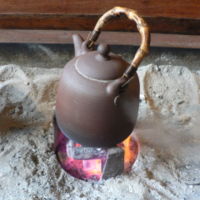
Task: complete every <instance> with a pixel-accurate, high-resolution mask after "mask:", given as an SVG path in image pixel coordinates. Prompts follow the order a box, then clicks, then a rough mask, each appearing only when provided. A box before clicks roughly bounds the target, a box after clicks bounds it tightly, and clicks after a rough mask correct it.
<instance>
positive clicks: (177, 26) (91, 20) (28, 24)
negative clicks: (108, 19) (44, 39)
mask: <svg viewBox="0 0 200 200" xmlns="http://www.w3.org/2000/svg"><path fill="white" fill-rule="evenodd" d="M99 17H100V16H97V15H89V16H76V15H72V16H71V15H49V14H45V15H7V14H6V15H4V14H0V29H64V30H92V29H93V28H94V25H95V24H96V22H97V20H98V18H99ZM145 20H146V21H147V23H148V24H149V26H150V29H151V32H154V33H181V34H189V35H190V34H196V35H198V34H200V20H193V19H171V18H162V17H159V18H157V17H155V18H152V17H147V18H145ZM104 30H107V31H136V26H135V24H134V23H133V22H131V21H129V20H127V19H126V18H125V17H122V18H120V19H118V20H113V22H112V23H109V24H107V25H106V26H105V27H104Z"/></svg>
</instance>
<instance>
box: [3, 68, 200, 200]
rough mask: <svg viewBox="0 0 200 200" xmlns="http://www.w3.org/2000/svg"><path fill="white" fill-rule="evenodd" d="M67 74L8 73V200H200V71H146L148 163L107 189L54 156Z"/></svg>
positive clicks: (142, 114) (142, 132)
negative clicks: (58, 99)
mask: <svg viewBox="0 0 200 200" xmlns="http://www.w3.org/2000/svg"><path fill="white" fill-rule="evenodd" d="M61 72H62V70H61V69H42V68H22V67H19V66H16V65H7V66H1V68H0V95H1V96H0V119H1V121H0V127H1V128H0V130H1V131H0V133H1V134H0V163H1V167H0V200H63V199H69V200H90V199H91V200H124V199H126V200H133V199H134V200H144V199H148V200H159V199H160V200H165V199H166V200H172V199H173V200H197V199H199V196H200V158H199V151H200V134H199V120H200V105H199V98H200V93H199V91H200V90H199V88H200V84H199V81H198V80H200V72H199V71H198V70H196V71H191V70H189V69H188V68H186V67H181V66H167V65H159V66H158V65H146V66H143V67H141V69H140V70H139V77H140V81H141V91H142V92H141V97H142V99H141V103H140V111H139V117H138V123H137V128H136V130H135V134H136V135H137V137H138V138H139V140H140V143H141V152H140V155H139V156H138V159H137V161H136V163H135V164H134V166H133V168H132V170H131V172H130V173H129V174H123V175H120V176H118V177H116V178H111V179H109V180H106V181H102V182H100V183H93V182H84V181H81V180H78V179H75V178H73V177H71V176H70V175H68V174H67V173H65V172H64V170H62V169H61V167H60V166H59V164H58V162H57V160H56V157H55V154H54V152H53V127H52V124H51V119H52V115H53V110H54V105H55V91H56V87H57V83H58V79H59V77H60V74H61ZM178 90H179V92H177V91H178ZM19 92H20V95H19Z"/></svg>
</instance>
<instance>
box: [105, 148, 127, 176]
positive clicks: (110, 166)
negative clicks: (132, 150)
mask: <svg viewBox="0 0 200 200" xmlns="http://www.w3.org/2000/svg"><path fill="white" fill-rule="evenodd" d="M123 170H124V151H123V149H121V148H120V147H113V148H109V149H108V151H107V160H106V163H105V166H104V169H103V175H102V179H108V178H111V177H115V176H117V175H119V174H122V172H123Z"/></svg>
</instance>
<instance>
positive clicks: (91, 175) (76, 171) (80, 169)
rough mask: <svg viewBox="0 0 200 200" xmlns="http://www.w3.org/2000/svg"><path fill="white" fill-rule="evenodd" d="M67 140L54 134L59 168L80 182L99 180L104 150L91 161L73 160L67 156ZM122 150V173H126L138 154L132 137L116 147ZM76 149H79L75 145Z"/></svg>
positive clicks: (63, 136)
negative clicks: (80, 180)
mask: <svg viewBox="0 0 200 200" xmlns="http://www.w3.org/2000/svg"><path fill="white" fill-rule="evenodd" d="M68 142H69V139H68V138H67V137H66V136H65V135H64V134H63V133H62V132H61V131H60V130H59V129H57V132H56V141H55V150H56V155H57V158H58V160H59V162H60V164H61V166H62V167H63V168H64V169H65V171H67V172H68V173H69V174H71V175H72V176H74V177H76V178H79V179H82V180H95V181H98V180H101V178H102V175H103V170H104V167H105V164H106V160H107V154H106V149H102V150H103V151H104V150H105V154H102V156H98V158H96V159H95V158H92V159H87V160H86V159H85V160H82V159H79V160H77V159H74V158H72V157H70V156H69V155H68V153H67V152H68V151H67V148H71V147H69V146H67V144H68ZM117 146H118V147H120V148H122V149H123V150H124V171H126V172H128V171H129V170H130V169H131V167H132V165H133V163H134V162H135V160H136V157H137V154H138V143H137V141H136V140H135V138H134V137H133V136H129V137H128V138H127V139H125V140H124V141H123V142H122V143H120V144H118V145H117ZM76 147H81V145H80V144H76V145H75V148H76Z"/></svg>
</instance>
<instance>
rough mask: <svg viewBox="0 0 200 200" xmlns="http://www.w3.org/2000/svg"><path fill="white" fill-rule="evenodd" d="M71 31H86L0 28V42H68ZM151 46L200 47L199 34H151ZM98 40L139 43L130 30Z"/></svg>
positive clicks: (113, 33)
mask: <svg viewBox="0 0 200 200" xmlns="http://www.w3.org/2000/svg"><path fill="white" fill-rule="evenodd" d="M73 33H79V34H81V35H82V36H83V37H84V38H86V37H87V34H88V32H87V31H63V30H6V29H1V30H0V43H49V44H70V43H72V39H71V36H72V34H73ZM151 35H152V40H151V46H152V47H174V48H200V36H197V35H195V36H191V35H177V34H156V33H154V34H151ZM99 42H105V43H108V44H113V45H135V46H138V45H139V44H140V37H139V34H138V33H130V32H110V31H109V32H103V33H102V34H101V36H100V38H99Z"/></svg>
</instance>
